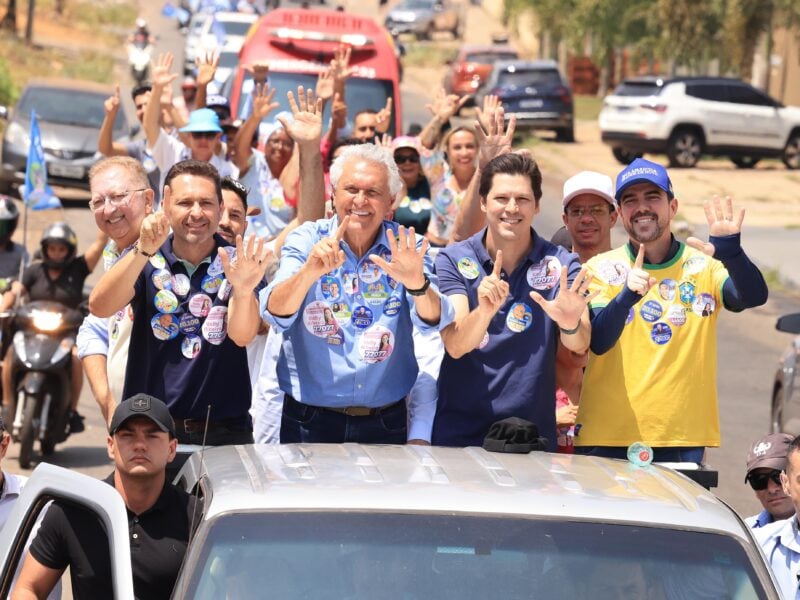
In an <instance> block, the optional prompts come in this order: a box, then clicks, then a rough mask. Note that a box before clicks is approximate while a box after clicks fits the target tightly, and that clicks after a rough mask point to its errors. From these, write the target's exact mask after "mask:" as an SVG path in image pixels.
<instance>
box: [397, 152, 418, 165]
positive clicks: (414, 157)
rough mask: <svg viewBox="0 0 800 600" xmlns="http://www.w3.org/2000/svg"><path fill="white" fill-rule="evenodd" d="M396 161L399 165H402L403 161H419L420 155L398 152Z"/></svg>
mask: <svg viewBox="0 0 800 600" xmlns="http://www.w3.org/2000/svg"><path fill="white" fill-rule="evenodd" d="M394 162H396V163H397V164H398V165H402V164H403V163H418V162H419V156H417V155H416V154H396V155H395V157H394Z"/></svg>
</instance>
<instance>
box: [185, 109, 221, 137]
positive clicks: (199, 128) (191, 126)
mask: <svg viewBox="0 0 800 600" xmlns="http://www.w3.org/2000/svg"><path fill="white" fill-rule="evenodd" d="M205 131H213V132H214V133H222V127H220V126H219V117H218V116H217V113H215V112H214V111H213V110H211V109H210V108H198V109H197V110H193V111H192V112H191V113H189V123H187V124H186V126H184V127H181V128H180V132H181V133H193V132H205Z"/></svg>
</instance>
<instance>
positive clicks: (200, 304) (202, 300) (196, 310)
mask: <svg viewBox="0 0 800 600" xmlns="http://www.w3.org/2000/svg"><path fill="white" fill-rule="evenodd" d="M209 310H211V298H209V297H208V296H206V295H205V294H195V295H194V296H192V297H191V298H189V312H190V313H192V314H193V315H194V316H195V317H205V316H206V315H207V314H208V311H209Z"/></svg>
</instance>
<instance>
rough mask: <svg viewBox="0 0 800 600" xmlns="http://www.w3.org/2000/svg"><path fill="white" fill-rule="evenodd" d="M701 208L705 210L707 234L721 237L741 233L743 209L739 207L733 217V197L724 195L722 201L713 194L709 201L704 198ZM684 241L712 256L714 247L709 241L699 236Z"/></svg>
mask: <svg viewBox="0 0 800 600" xmlns="http://www.w3.org/2000/svg"><path fill="white" fill-rule="evenodd" d="M703 208H704V209H705V211H706V220H707V221H708V235H710V236H712V235H713V236H715V237H722V236H725V235H734V234H737V233H741V231H742V222H744V209H743V208H740V209H739V211H738V212H737V213H736V215H735V217H734V214H733V199H731V197H730V196H725V201H724V202H722V201H721V200H720V197H719V196H714V198H713V199H712V201H711V202H709V201H708V200H706V201H705V202H704V203H703ZM686 243H687V244H688V245H689V246H691V247H692V248H696V249H697V250H700V251H701V252H702V253H703V254H706V255H708V256H714V251H715V250H716V248H714V244H712V243H711V242H704V241H703V240H701V239H699V238H696V237H690V238H686Z"/></svg>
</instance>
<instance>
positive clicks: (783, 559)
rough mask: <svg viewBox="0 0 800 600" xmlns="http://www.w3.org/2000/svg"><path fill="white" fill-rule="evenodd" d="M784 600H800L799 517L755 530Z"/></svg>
mask: <svg viewBox="0 0 800 600" xmlns="http://www.w3.org/2000/svg"><path fill="white" fill-rule="evenodd" d="M753 535H754V536H755V538H756V540H757V541H758V543H759V545H760V546H761V551H762V552H763V553H764V556H765V557H766V559H767V564H768V565H769V566H770V568H771V569H772V573H773V574H774V575H775V581H776V582H777V584H778V589H780V592H781V597H783V598H784V600H791V599H795V600H800V592H798V576H799V575H800V542H798V535H799V534H798V529H797V517H796V516H792V517H791V518H789V519H784V520H782V521H775V522H774V523H770V524H769V525H765V526H764V527H760V528H758V529H754V530H753Z"/></svg>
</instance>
